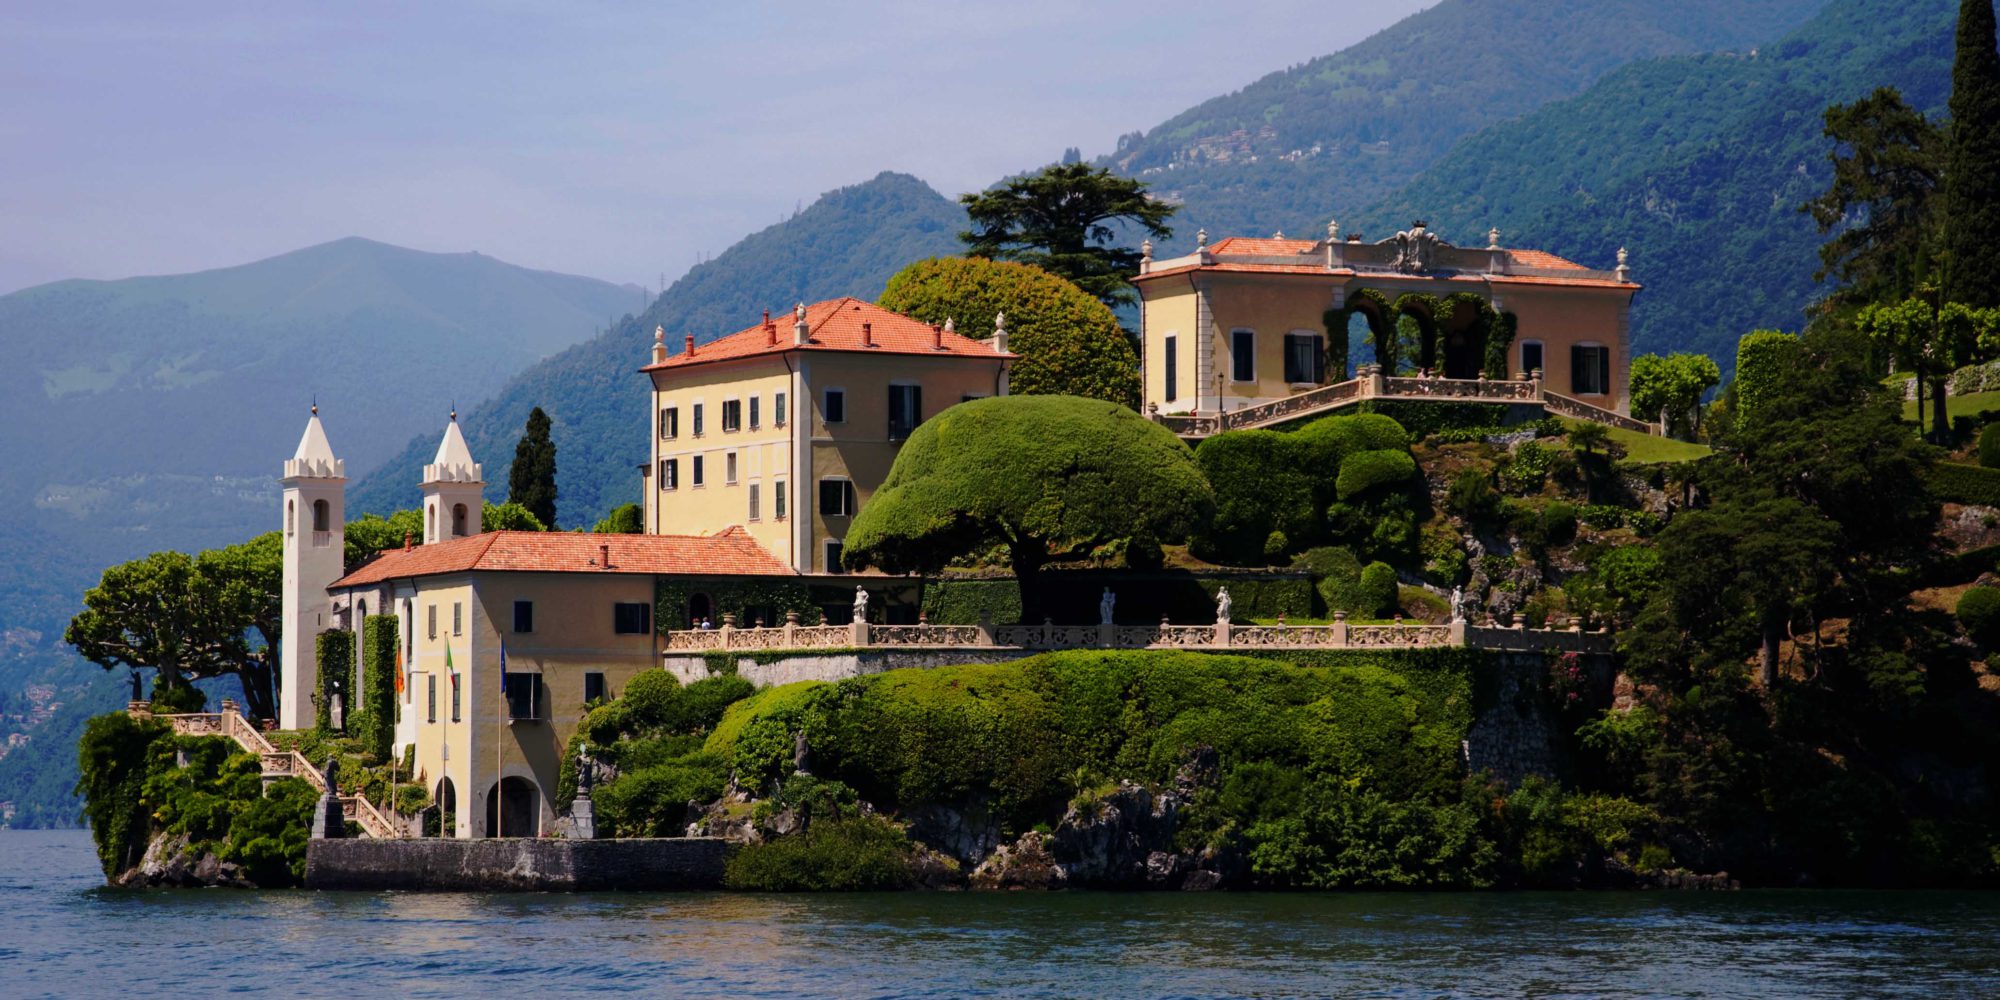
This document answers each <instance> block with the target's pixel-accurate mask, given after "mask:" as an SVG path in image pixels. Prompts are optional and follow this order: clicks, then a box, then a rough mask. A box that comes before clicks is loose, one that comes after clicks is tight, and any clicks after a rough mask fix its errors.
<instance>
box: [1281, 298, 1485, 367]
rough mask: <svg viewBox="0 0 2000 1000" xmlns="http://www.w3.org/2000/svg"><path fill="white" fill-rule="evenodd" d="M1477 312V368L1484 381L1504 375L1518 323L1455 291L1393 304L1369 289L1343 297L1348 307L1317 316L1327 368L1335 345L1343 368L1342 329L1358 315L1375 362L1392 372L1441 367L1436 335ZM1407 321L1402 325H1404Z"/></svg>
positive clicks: (1344, 337)
mask: <svg viewBox="0 0 2000 1000" xmlns="http://www.w3.org/2000/svg"><path fill="white" fill-rule="evenodd" d="M1465 309H1472V310H1475V311H1476V313H1475V315H1474V317H1473V319H1471V320H1470V321H1469V329H1470V331H1471V332H1473V333H1475V334H1477V335H1480V336H1482V337H1483V338H1484V340H1485V349H1484V351H1483V352H1482V353H1481V355H1480V367H1481V370H1482V372H1483V373H1484V374H1485V376H1486V377H1487V378H1490V379H1504V378H1506V377H1507V375H1508V372H1507V359H1508V350H1509V348H1511V347H1512V346H1513V344H1514V333H1515V330H1516V328H1517V327H1518V321H1517V319H1516V318H1515V316H1514V314H1513V313H1505V312H1495V311H1494V310H1493V307H1492V306H1491V305H1489V304H1488V303H1487V301H1486V300H1485V299H1483V298H1481V297H1480V296H1478V295H1477V294H1474V293H1472V292H1458V293H1456V294H1453V295H1450V296H1447V297H1444V298H1439V297H1438V296H1435V295H1430V294H1428V293H1425V292H1408V293H1405V294H1403V295H1400V296H1397V297H1396V299H1395V300H1394V301H1391V300H1390V299H1389V297H1388V296H1387V295H1386V294H1384V293H1382V292H1380V291H1377V290H1376V289H1373V288H1363V289H1359V290H1357V291H1354V292H1351V293H1349V294H1348V296H1347V306H1346V307H1345V308H1341V309H1329V310H1327V311H1326V313H1325V314H1324V315H1323V316H1322V317H1321V321H1322V322H1323V323H1325V324H1326V333H1327V343H1328V352H1329V354H1328V368H1329V369H1332V367H1333V364H1332V357H1333V353H1332V352H1333V351H1334V350H1335V349H1336V348H1335V347H1334V345H1336V344H1337V345H1339V347H1338V348H1337V349H1338V352H1339V357H1340V365H1341V370H1342V371H1345V370H1346V364H1347V360H1348V358H1347V346H1346V345H1347V327H1348V324H1349V323H1350V322H1352V320H1353V319H1354V317H1355V315H1357V314H1359V315H1361V316H1362V317H1364V318H1366V319H1367V321H1368V330H1369V334H1370V336H1371V337H1372V338H1373V339H1374V342H1375V361H1376V363H1377V364H1380V365H1381V366H1382V368H1383V370H1384V371H1387V372H1389V373H1391V374H1393V373H1395V372H1397V371H1398V370H1400V369H1401V368H1402V367H1403V366H1404V365H1405V364H1407V365H1408V366H1409V367H1410V368H1413V369H1414V368H1426V367H1427V368H1431V369H1432V370H1437V369H1439V368H1441V367H1442V366H1443V359H1442V357H1441V355H1440V349H1441V347H1442V342H1441V337H1442V333H1443V331H1445V330H1449V329H1450V328H1451V327H1452V326H1453V324H1454V323H1457V322H1464V321H1461V320H1460V319H1459V316H1460V313H1461V310H1465ZM1406 321H1407V322H1406Z"/></svg>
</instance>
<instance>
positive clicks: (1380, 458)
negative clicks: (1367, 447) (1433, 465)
mask: <svg viewBox="0 0 2000 1000" xmlns="http://www.w3.org/2000/svg"><path fill="white" fill-rule="evenodd" d="M1416 474H1417V460H1416V459H1414V458H1411V457H1410V453H1409V452H1407V451H1391V450H1389V449H1380V450H1375V451H1364V452H1360V453H1358V454H1355V455H1350V456H1348V459H1347V461H1345V462H1342V463H1340V478H1339V479H1338V480H1337V481H1336V483H1335V487H1334V488H1335V490H1336V491H1337V492H1338V493H1339V494H1340V499H1342V500H1349V499H1352V498H1354V497H1357V496H1360V495H1361V494H1363V493H1367V492H1368V491H1370V490H1373V489H1375V488H1377V487H1380V486H1389V485H1393V484H1395V483H1402V482H1407V481H1409V479H1410V477H1411V476H1414V475H1416Z"/></svg>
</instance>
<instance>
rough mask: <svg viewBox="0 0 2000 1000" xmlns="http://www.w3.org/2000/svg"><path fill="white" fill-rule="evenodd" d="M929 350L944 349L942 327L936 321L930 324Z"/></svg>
mask: <svg viewBox="0 0 2000 1000" xmlns="http://www.w3.org/2000/svg"><path fill="white" fill-rule="evenodd" d="M931 350H933V351H942V350H944V327H941V326H939V325H937V324H936V323H932V324H931Z"/></svg>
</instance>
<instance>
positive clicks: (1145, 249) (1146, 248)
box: [1139, 240, 1153, 263]
mask: <svg viewBox="0 0 2000 1000" xmlns="http://www.w3.org/2000/svg"><path fill="white" fill-rule="evenodd" d="M1152 260H1153V241H1152V240H1141V241H1139V261H1140V262H1141V263H1151V262H1152Z"/></svg>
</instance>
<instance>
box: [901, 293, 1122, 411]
mask: <svg viewBox="0 0 2000 1000" xmlns="http://www.w3.org/2000/svg"><path fill="white" fill-rule="evenodd" d="M877 304H878V305H880V306H881V307H882V308H884V309H888V310H891V311H893V312H899V313H902V314H903V315H905V316H911V317H914V318H916V319H920V320H923V321H925V322H928V323H943V322H945V321H946V320H950V321H952V323H953V324H954V325H955V326H956V328H957V330H958V332H959V333H962V334H964V335H966V336H968V337H974V338H984V337H990V336H992V335H993V320H994V317H995V316H997V315H1000V314H1002V313H1004V314H1005V315H1006V324H1007V349H1008V350H1010V351H1012V352H1014V353H1015V354H1019V355H1020V356H1021V360H1019V361H1017V362H1015V364H1014V367H1013V370H1012V371H1011V372H1010V373H1009V375H1008V390H1007V391H1009V392H1011V393H1014V394H1016V395H1022V396H1088V397H1090V398H1092V399H1102V400H1106V401H1109V402H1113V403H1119V404H1121V405H1124V406H1129V407H1132V408H1134V409H1136V408H1138V406H1139V357H1138V355H1137V354H1134V353H1133V351H1132V344H1131V342H1130V341H1129V340H1128V339H1127V338H1126V336H1125V332H1124V331H1123V330H1122V329H1120V328H1119V326H1118V318H1117V317H1116V316H1113V315H1112V314H1111V310H1110V309H1108V308H1106V307H1105V305H1104V304H1103V303H1102V302H1099V301H1097V300H1096V299H1093V298H1091V297H1090V296H1089V295H1088V294H1086V293H1085V292H1084V291H1083V290H1082V289H1080V288H1078V287H1077V286H1075V285H1073V284H1071V283H1069V282H1067V281H1064V280H1063V279H1062V278H1059V277H1057V276H1055V275H1053V274H1050V273H1049V272H1047V271H1043V270H1041V269H1039V268H1035V267H1030V266H1028V265H1026V264H1011V263H1007V262H1005V261H995V260H985V259H983V258H979V257H932V258H930V259H928V260H920V261H917V262H916V263H914V264H911V265H909V266H908V267H905V268H903V269H902V270H901V271H898V272H896V275H895V276H894V277H892V278H890V279H889V284H888V287H886V288H884V289H883V291H882V299H881V301H880V302H879V303H877Z"/></svg>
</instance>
